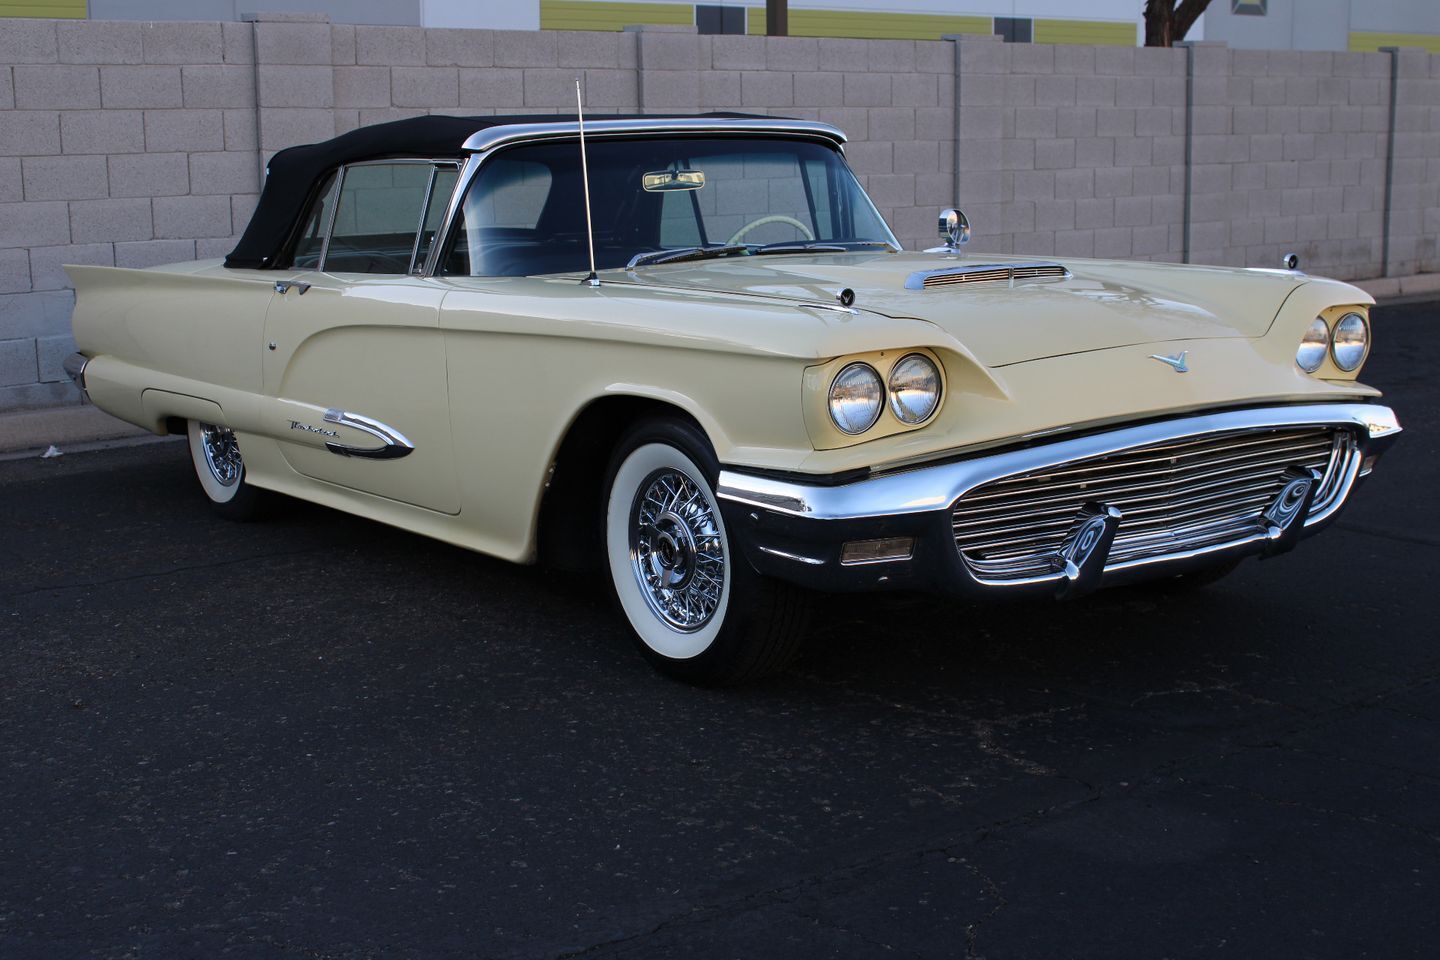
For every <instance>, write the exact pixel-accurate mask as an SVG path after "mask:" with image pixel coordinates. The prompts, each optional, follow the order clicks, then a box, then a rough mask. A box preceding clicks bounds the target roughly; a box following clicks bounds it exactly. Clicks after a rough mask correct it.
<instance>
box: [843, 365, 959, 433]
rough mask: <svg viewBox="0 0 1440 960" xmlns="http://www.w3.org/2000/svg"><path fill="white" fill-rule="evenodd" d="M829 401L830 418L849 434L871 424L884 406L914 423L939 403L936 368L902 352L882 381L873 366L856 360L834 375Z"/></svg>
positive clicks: (869, 426)
mask: <svg viewBox="0 0 1440 960" xmlns="http://www.w3.org/2000/svg"><path fill="white" fill-rule="evenodd" d="M829 400H830V419H831V420H832V421H833V422H834V424H835V426H836V427H837V428H838V429H839V430H840V432H842V433H846V434H849V435H850V436H852V437H853V436H856V435H857V434H861V433H864V432H865V431H866V430H869V429H870V428H871V427H873V426H875V421H876V420H878V419H880V412H881V409H882V408H883V407H885V406H887V405H888V406H889V407H890V413H891V414H892V415H893V416H894V417H895V419H896V420H899V421H900V422H901V423H903V424H905V425H906V426H916V425H917V424H921V423H924V422H925V421H926V420H929V419H930V416H931V414H933V413H934V412H935V408H936V407H938V406H940V370H939V368H938V367H936V366H935V362H934V361H933V360H931V359H930V358H929V357H927V356H925V355H923V354H919V353H911V354H906V355H905V356H903V357H901V358H900V360H899V362H898V363H896V364H895V366H893V367H891V368H890V382H889V383H888V384H886V383H885V382H884V381H883V380H882V379H881V378H880V374H879V373H877V372H876V370H875V368H874V367H872V366H870V364H868V363H863V362H860V361H856V362H855V363H849V364H846V365H845V367H844V368H843V369H842V370H841V371H840V372H839V373H838V374H836V376H835V379H834V381H832V382H831V384H830V398H829Z"/></svg>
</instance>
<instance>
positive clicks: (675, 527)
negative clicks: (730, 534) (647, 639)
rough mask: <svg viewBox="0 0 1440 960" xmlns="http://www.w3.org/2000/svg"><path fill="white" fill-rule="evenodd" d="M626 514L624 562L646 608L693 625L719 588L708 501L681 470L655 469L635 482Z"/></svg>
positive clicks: (720, 562) (718, 549)
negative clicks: (626, 560)
mask: <svg viewBox="0 0 1440 960" xmlns="http://www.w3.org/2000/svg"><path fill="white" fill-rule="evenodd" d="M630 516H631V523H630V563H631V566H632V567H633V568H634V571H635V579H636V581H637V582H638V583H639V584H640V592H641V594H642V595H643V596H644V597H645V600H646V602H647V603H648V604H649V605H650V609H651V610H652V611H653V612H654V613H655V615H656V616H658V617H659V618H660V619H662V620H664V621H665V622H666V623H667V624H669V625H670V626H671V627H673V628H675V629H676V630H680V631H683V632H687V633H688V632H691V631H695V630H699V629H700V628H701V627H703V626H705V624H707V623H709V622H710V619H711V618H712V617H714V616H715V611H716V610H717V609H719V606H720V597H721V593H722V591H723V590H724V588H725V547H724V543H723V541H722V539H721V536H720V526H719V523H718V522H717V520H716V517H715V508H714V506H713V505H712V504H711V503H710V502H709V500H707V499H706V497H705V494H704V492H703V491H702V490H701V489H700V487H699V486H698V485H697V484H696V483H695V482H694V481H693V480H691V479H690V478H689V477H687V476H685V475H684V474H683V473H680V472H679V471H677V470H658V471H656V472H655V473H653V474H651V475H650V476H649V477H648V478H647V479H646V480H645V482H644V483H642V484H641V485H640V489H639V492H638V493H637V494H636V496H635V503H634V506H633V507H632V509H631V511H630Z"/></svg>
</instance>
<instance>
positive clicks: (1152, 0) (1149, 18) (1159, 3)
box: [1145, 0, 1210, 47]
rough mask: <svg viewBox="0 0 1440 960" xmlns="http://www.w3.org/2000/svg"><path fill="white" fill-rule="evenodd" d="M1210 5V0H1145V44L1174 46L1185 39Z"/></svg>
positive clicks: (1150, 45)
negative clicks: (1178, 1)
mask: <svg viewBox="0 0 1440 960" xmlns="http://www.w3.org/2000/svg"><path fill="white" fill-rule="evenodd" d="M1209 5H1210V0H1180V3H1178V4H1176V3H1174V2H1173V0H1145V46H1147V47H1173V46H1174V45H1175V44H1177V43H1179V42H1180V41H1181V40H1184V39H1185V35H1186V34H1187V33H1189V32H1190V28H1191V27H1193V26H1195V21H1196V20H1199V19H1200V14H1202V13H1204V12H1205V8H1206V7H1208V6H1209Z"/></svg>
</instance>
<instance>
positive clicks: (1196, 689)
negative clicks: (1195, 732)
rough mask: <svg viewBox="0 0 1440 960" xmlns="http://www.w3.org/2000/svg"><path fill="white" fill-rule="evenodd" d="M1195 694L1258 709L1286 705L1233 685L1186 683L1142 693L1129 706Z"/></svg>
mask: <svg viewBox="0 0 1440 960" xmlns="http://www.w3.org/2000/svg"><path fill="white" fill-rule="evenodd" d="M1197 693H1228V694H1230V695H1231V696H1232V697H1236V698H1238V699H1240V700H1243V701H1245V702H1246V703H1251V704H1254V705H1256V706H1259V707H1286V704H1282V703H1279V702H1277V701H1275V700H1266V699H1265V698H1264V697H1257V696H1255V695H1254V694H1253V693H1246V692H1244V691H1243V690H1240V689H1239V688H1238V687H1237V685H1236V684H1233V683H1214V684H1211V685H1210V686H1208V687H1202V686H1201V685H1200V684H1198V683H1195V682H1193V681H1187V682H1185V683H1182V684H1181V685H1180V686H1178V687H1173V688H1171V689H1169V690H1151V691H1148V692H1146V693H1142V694H1141V695H1140V696H1138V697H1136V698H1135V699H1134V700H1131V701H1130V704H1129V705H1130V706H1131V707H1138V706H1139V705H1140V704H1142V703H1144V702H1145V701H1146V700H1149V699H1151V698H1153V697H1177V696H1189V695H1193V694H1197ZM1291 709H1293V708H1291Z"/></svg>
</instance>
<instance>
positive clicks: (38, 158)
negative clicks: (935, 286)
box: [0, 14, 1440, 412]
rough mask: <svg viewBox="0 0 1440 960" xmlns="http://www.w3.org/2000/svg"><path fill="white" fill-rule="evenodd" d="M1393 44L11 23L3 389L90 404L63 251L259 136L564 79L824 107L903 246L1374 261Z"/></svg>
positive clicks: (538, 90)
mask: <svg viewBox="0 0 1440 960" xmlns="http://www.w3.org/2000/svg"><path fill="white" fill-rule="evenodd" d="M1391 63H1392V61H1391V56H1390V55H1389V54H1383V53H1381V54H1349V53H1334V54H1332V53H1322V54H1309V53H1304V54H1302V53H1295V52H1280V53H1267V52H1264V51H1231V50H1229V49H1228V48H1226V47H1224V46H1223V45H1219V44H1199V45H1196V46H1195V47H1194V49H1193V51H1190V52H1187V51H1186V50H1183V49H1174V50H1147V49H1128V48H1115V47H1100V48H1096V47H1066V46H1048V45H1029V44H1003V43H1001V42H999V41H998V40H997V39H991V38H975V37H966V38H961V39H960V40H958V41H908V40H848V39H825V38H798V37H794V38H790V37H787V38H775V37H761V36H724V35H720V36H700V35H698V34H695V33H689V32H684V31H681V30H677V29H675V28H669V29H667V28H658V29H656V28H642V29H638V30H635V31H633V32H625V33H598V32H583V33H566V32H556V31H514V32H511V31H490V30H436V29H429V30H427V29H424V28H420V27H385V26H363V25H362V26H352V25H334V24H330V23H329V22H327V21H326V20H325V19H324V18H323V17H318V16H307V15H303V14H301V15H288V16H270V15H263V14H262V15H260V17H259V18H258V19H257V20H256V21H255V22H250V23H224V24H221V23H136V22H103V21H79V22H74V21H63V22H57V21H45V20H17V19H7V20H0V412H4V411H6V410H15V409H24V408H33V407H44V406H49V405H54V404H60V403H74V402H78V399H79V398H78V394H77V393H76V392H75V390H74V388H73V387H72V386H71V385H70V384H69V383H68V381H66V379H65V377H64V374H63V372H62V371H61V369H60V361H61V360H62V359H63V357H64V356H65V355H66V354H67V353H68V352H70V351H71V350H72V349H73V345H72V343H71V341H70V338H69V314H70V309H71V304H72V294H71V292H70V290H69V284H68V280H67V278H66V276H65V274H64V271H63V270H62V269H61V264H63V263H98V264H113V265H116V266H136V267H138V266H146V265H151V264H156V263H163V262H170V261H175V260H185V259H191V258H195V257H218V256H223V255H224V254H225V253H226V252H228V251H229V249H230V248H231V247H232V246H233V244H234V241H235V238H236V236H237V235H238V234H239V232H240V231H241V230H243V228H244V226H245V224H246V223H247V222H248V219H249V216H250V213H251V211H252V210H253V208H254V203H255V199H256V196H257V193H258V190H259V179H260V171H261V170H262V169H263V165H264V162H265V161H266V160H267V159H268V158H269V156H270V155H272V154H273V153H274V152H275V151H276V150H279V149H282V148H284V147H286V146H289V145H292V144H295V143H305V142H312V141H315V140H320V139H324V138H327V137H329V136H333V135H334V134H337V133H343V132H345V131H347V130H351V129H354V128H355V127H357V126H360V125H363V124H370V123H377V122H381V121H385V120H392V119H398V118H400V117H407V116H414V115H417V114H422V113H457V114H492V113H540V114H544V113H564V114H569V113H571V111H573V109H574V85H573V84H574V78H575V77H576V76H577V75H578V76H581V77H582V78H583V81H584V84H585V89H586V104H587V108H588V109H589V110H590V111H592V112H593V113H597V114H598V113H604V112H642V113H663V112H674V113H688V112H697V111H709V110H739V111H745V112H750V113H760V114H774V115H782V116H791V117H804V118H813V119H818V120H824V121H827V122H830V123H834V124H836V125H837V126H839V127H841V128H842V129H844V130H845V131H846V132H847V133H848V134H849V135H850V137H851V142H850V144H849V146H848V148H847V154H848V157H849V159H850V163H851V165H852V166H853V167H854V168H855V170H856V172H857V174H859V176H860V177H861V179H862V181H863V182H864V183H865V186H866V188H867V190H868V191H869V192H870V194H871V196H872V198H873V199H874V200H875V203H876V205H877V206H878V207H879V208H880V210H881V212H882V213H883V214H884V215H885V217H886V219H887V220H889V222H890V223H891V225H892V226H893V227H894V229H895V231H896V233H897V235H898V236H899V237H900V239H901V241H902V242H903V243H904V244H905V245H906V246H907V247H910V248H921V247H925V246H929V245H931V244H933V243H934V242H935V233H934V231H935V214H936V211H937V209H938V208H940V207H942V206H946V205H949V204H951V203H954V202H955V201H956V200H957V199H958V200H959V202H960V205H961V206H962V208H963V209H964V210H965V211H966V213H967V214H968V215H969V217H970V220H971V224H972V226H973V228H974V241H973V242H972V244H971V247H970V249H971V250H973V251H975V252H977V253H978V252H981V251H987V250H988V251H996V252H1007V253H1008V252H1013V253H1022V254H1034V255H1037V256H1054V257H1065V256H1070V257H1076V256H1097V257H1133V258H1138V259H1158V260H1171V261H1179V260H1182V259H1185V258H1186V256H1187V253H1188V258H1189V259H1190V260H1191V261H1192V262H1203V263H1225V264H1235V265H1247V266H1273V265H1275V264H1276V263H1277V262H1278V260H1279V257H1280V255H1281V253H1282V252H1285V251H1291V250H1293V251H1295V252H1297V253H1299V255H1300V256H1301V258H1302V260H1303V263H1304V266H1305V267H1306V268H1307V269H1311V270H1314V271H1315V272H1317V273H1327V274H1330V275H1334V276H1339V277H1343V278H1364V277H1374V276H1378V275H1380V274H1382V273H1384V272H1386V270H1385V267H1384V265H1382V262H1381V259H1382V252H1383V249H1384V243H1383V239H1382V228H1383V223H1384V220H1385V211H1384V182H1385V171H1386V169H1387V163H1388V162H1389V159H1390V154H1389V152H1388V150H1389V146H1388V144H1389V130H1390V126H1389V103H1390V69H1391ZM957 65H958V78H957ZM1394 66H1395V67H1396V69H1397V71H1398V82H1397V84H1396V94H1397V109H1396V117H1395V136H1394V142H1395V149H1394V157H1393V160H1394V176H1393V186H1392V193H1393V200H1392V204H1391V207H1390V214H1391V216H1390V221H1391V223H1390V249H1389V253H1390V258H1389V264H1388V273H1389V274H1390V275H1403V274H1414V273H1418V272H1429V271H1440V252H1437V250H1436V236H1437V233H1440V107H1437V106H1436V104H1440V57H1435V56H1427V55H1425V54H1424V53H1422V52H1418V51H1404V52H1402V53H1400V54H1399V55H1398V57H1397V58H1396V59H1395V61H1394ZM957 90H958V100H957ZM1187 148H1188V149H1187ZM1187 156H1188V158H1189V165H1188V167H1187ZM957 157H958V160H959V173H958V176H957V172H956V162H957ZM1187 183H1188V184H1189V188H1190V200H1191V203H1190V204H1189V212H1190V218H1189V228H1188V231H1187V229H1186V203H1185V197H1186V187H1187Z"/></svg>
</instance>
